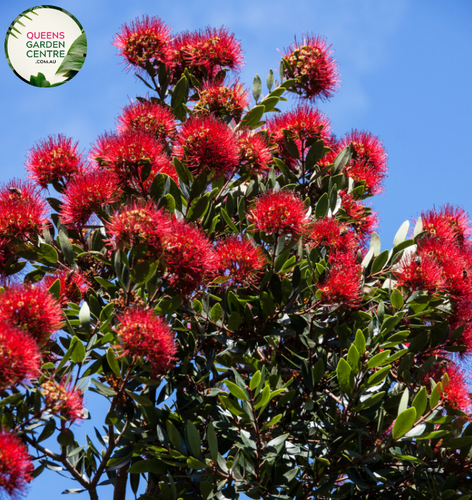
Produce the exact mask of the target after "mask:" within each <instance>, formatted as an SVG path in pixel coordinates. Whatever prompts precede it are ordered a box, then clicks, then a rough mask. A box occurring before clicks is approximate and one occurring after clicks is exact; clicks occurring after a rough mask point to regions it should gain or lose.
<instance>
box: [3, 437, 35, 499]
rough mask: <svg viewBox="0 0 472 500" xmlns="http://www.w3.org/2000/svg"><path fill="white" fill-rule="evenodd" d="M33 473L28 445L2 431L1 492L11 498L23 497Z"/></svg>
mask: <svg viewBox="0 0 472 500" xmlns="http://www.w3.org/2000/svg"><path fill="white" fill-rule="evenodd" d="M33 471H34V466H33V464H32V463H31V460H30V457H29V453H28V448H27V447H26V445H25V444H23V443H22V442H21V441H20V439H19V438H18V437H17V436H16V435H15V434H13V433H11V432H7V431H5V430H0V491H1V490H3V491H4V492H6V493H7V494H8V495H10V497H11V498H18V497H20V496H22V495H23V494H24V493H25V489H26V483H29V482H30V481H31V480H32V479H33V477H32V473H33Z"/></svg>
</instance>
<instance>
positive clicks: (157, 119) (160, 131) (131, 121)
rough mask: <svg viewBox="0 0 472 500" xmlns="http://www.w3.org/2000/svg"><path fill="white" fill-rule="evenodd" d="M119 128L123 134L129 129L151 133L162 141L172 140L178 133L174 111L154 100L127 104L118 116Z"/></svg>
mask: <svg viewBox="0 0 472 500" xmlns="http://www.w3.org/2000/svg"><path fill="white" fill-rule="evenodd" d="M117 129H118V132H119V133H121V134H124V133H126V132H128V131H131V132H137V133H139V132H143V133H147V134H151V135H152V136H154V138H155V139H157V140H158V141H161V142H165V141H166V140H167V139H171V140H172V139H174V138H175V136H176V134H177V130H176V126H175V118H174V115H173V114H172V111H171V110H170V109H169V108H168V107H165V106H163V105H162V104H159V103H156V102H152V101H145V102H140V101H137V102H134V103H133V104H130V105H129V106H126V107H125V108H124V109H123V113H121V115H120V116H119V117H118V126H117ZM159 153H160V152H159Z"/></svg>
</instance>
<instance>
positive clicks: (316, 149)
mask: <svg viewBox="0 0 472 500" xmlns="http://www.w3.org/2000/svg"><path fill="white" fill-rule="evenodd" d="M328 151H329V148H325V147H324V141H322V140H319V141H316V142H315V143H314V144H312V146H311V148H310V149H309V151H308V154H307V155H306V159H305V168H306V169H311V168H312V167H314V166H315V165H316V163H317V162H318V161H320V160H321V159H322V158H324V157H325V156H326V154H327V153H328Z"/></svg>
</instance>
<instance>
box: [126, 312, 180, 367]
mask: <svg viewBox="0 0 472 500" xmlns="http://www.w3.org/2000/svg"><path fill="white" fill-rule="evenodd" d="M118 320H119V321H120V322H121V325H120V326H119V327H118V330H117V332H118V336H119V338H120V340H121V343H122V349H123V353H124V354H125V355H127V356H131V357H133V358H143V359H144V360H145V361H148V362H149V363H150V365H151V367H152V370H153V373H154V374H159V375H160V374H164V373H166V372H167V371H168V370H169V369H170V368H172V365H173V363H174V360H175V357H174V355H175V354H176V352H177V346H176V344H175V340H174V335H173V333H172V330H171V329H170V328H169V326H168V325H167V324H166V323H165V322H164V320H163V319H162V318H160V317H159V316H156V315H155V314H154V312H153V311H152V310H150V309H128V310H127V311H126V312H125V313H124V314H123V315H122V316H120V317H119V318H118Z"/></svg>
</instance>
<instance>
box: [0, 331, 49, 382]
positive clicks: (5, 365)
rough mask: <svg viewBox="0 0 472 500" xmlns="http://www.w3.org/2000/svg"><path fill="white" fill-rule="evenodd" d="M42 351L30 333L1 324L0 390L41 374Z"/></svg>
mask: <svg viewBox="0 0 472 500" xmlns="http://www.w3.org/2000/svg"><path fill="white" fill-rule="evenodd" d="M40 361H41V353H40V351H39V347H38V344H37V343H36V341H35V340H34V339H33V337H31V336H30V335H29V334H28V333H24V332H23V331H21V330H20V329H19V328H17V327H15V326H13V325H11V324H10V323H8V322H2V323H1V324H0V390H4V389H6V388H8V387H10V386H11V385H14V384H17V383H20V382H23V381H24V380H25V379H28V378H31V377H36V376H38V375H39V367H40Z"/></svg>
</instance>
